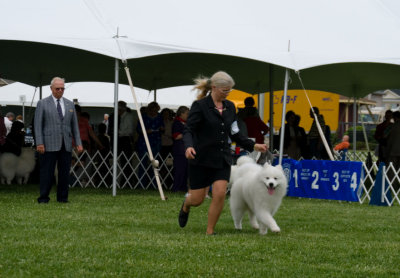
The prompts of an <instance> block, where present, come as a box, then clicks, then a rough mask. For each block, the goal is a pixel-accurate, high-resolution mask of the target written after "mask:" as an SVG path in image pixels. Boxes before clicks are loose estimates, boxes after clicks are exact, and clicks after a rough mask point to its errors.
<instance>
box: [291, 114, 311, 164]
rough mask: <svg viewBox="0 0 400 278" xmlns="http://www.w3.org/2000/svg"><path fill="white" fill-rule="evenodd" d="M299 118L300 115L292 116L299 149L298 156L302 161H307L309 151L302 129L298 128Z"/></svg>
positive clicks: (304, 132) (305, 135)
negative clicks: (296, 131)
mask: <svg viewBox="0 0 400 278" xmlns="http://www.w3.org/2000/svg"><path fill="white" fill-rule="evenodd" d="M300 121H301V117H300V115H297V114H296V115H295V116H294V126H295V127H296V129H297V130H298V136H299V137H298V141H297V142H298V143H297V144H298V145H299V147H300V155H301V157H303V158H304V159H309V150H308V146H307V134H306V131H305V130H304V128H303V127H301V126H300Z"/></svg>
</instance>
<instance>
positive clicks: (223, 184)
mask: <svg viewBox="0 0 400 278" xmlns="http://www.w3.org/2000/svg"><path fill="white" fill-rule="evenodd" d="M195 82H196V85H195V89H197V90H198V91H199V92H200V93H199V95H198V100H197V101H195V102H193V104H192V107H191V109H190V112H189V116H188V119H187V122H186V127H185V129H184V132H183V141H184V145H185V156H186V158H187V159H188V160H189V183H190V190H189V194H188V195H187V197H186V198H185V200H184V202H183V204H182V206H181V209H180V211H179V216H178V222H179V226H180V227H182V228H183V227H185V226H186V224H187V221H188V218H189V212H190V208H191V207H193V206H194V207H196V206H199V205H201V204H202V203H203V201H204V199H205V196H206V193H207V188H208V187H209V186H210V185H212V200H211V204H210V207H209V210H208V223H207V230H206V234H207V235H214V234H215V233H214V229H215V225H216V224H217V221H218V219H219V216H220V215H221V212H222V209H223V207H224V202H225V196H226V190H227V184H228V181H229V178H230V172H231V164H232V155H231V149H230V141H229V140H232V141H235V142H237V143H238V144H240V145H241V146H242V147H243V148H244V149H246V150H247V151H253V150H256V151H260V152H266V151H267V146H266V145H265V144H257V143H255V142H253V141H252V140H250V139H248V138H247V137H245V136H243V134H242V133H241V132H240V130H239V128H238V124H237V116H236V109H235V105H234V104H233V103H232V102H231V101H229V100H227V99H226V98H227V96H228V95H229V92H230V91H231V90H232V87H233V86H234V84H235V82H234V81H233V79H232V77H231V76H230V75H229V74H227V73H226V72H222V71H219V72H216V73H215V74H214V75H213V76H212V77H211V78H198V79H196V80H195Z"/></svg>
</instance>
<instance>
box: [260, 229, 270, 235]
mask: <svg viewBox="0 0 400 278" xmlns="http://www.w3.org/2000/svg"><path fill="white" fill-rule="evenodd" d="M259 233H260V235H266V234H267V233H268V229H267V228H260V230H259Z"/></svg>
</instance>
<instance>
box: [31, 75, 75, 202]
mask: <svg viewBox="0 0 400 278" xmlns="http://www.w3.org/2000/svg"><path fill="white" fill-rule="evenodd" d="M64 82H65V81H64V79H63V78H60V77H54V78H53V79H52V80H51V83H50V89H51V92H52V95H51V96H49V97H47V98H44V99H42V100H39V101H38V103H37V107H36V111H35V120H34V121H35V125H34V126H35V143H36V150H37V151H38V153H39V161H40V196H39V198H38V202H39V203H48V202H49V200H50V197H49V194H50V190H51V187H52V184H53V178H54V170H55V167H56V165H57V168H58V187H57V202H61V203H67V202H68V189H69V172H70V167H71V159H72V138H74V140H75V144H76V148H77V151H78V152H79V153H80V152H82V151H83V147H82V142H81V137H80V135H79V126H78V119H77V116H76V112H75V107H74V103H73V102H72V101H70V100H68V99H66V98H64V97H63V94H64V90H65V83H64Z"/></svg>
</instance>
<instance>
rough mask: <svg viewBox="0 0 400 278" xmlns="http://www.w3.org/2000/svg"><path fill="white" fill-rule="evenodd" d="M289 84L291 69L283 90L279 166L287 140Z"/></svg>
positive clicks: (287, 74)
mask: <svg viewBox="0 0 400 278" xmlns="http://www.w3.org/2000/svg"><path fill="white" fill-rule="evenodd" d="M288 84H289V69H286V72H285V86H284V89H283V104H282V122H281V135H280V138H279V139H280V142H279V165H282V157H283V141H284V138H285V115H286V97H287V90H288Z"/></svg>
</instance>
